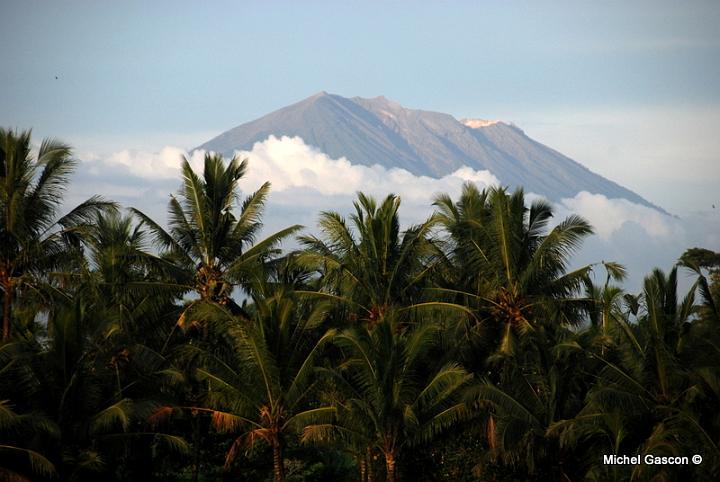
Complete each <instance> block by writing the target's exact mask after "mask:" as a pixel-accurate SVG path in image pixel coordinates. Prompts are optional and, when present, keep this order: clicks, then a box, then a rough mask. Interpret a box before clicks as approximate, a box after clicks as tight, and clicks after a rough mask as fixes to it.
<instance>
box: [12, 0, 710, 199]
mask: <svg viewBox="0 0 720 482" xmlns="http://www.w3.org/2000/svg"><path fill="white" fill-rule="evenodd" d="M717 25H720V2H715V1H708V2H702V1H688V2H663V1H652V2H646V1H638V2H583V1H573V2H561V1H552V2H539V1H533V2H529V1H528V2H513V1H510V2H489V1H488V2H469V1H468V2H461V1H458V2H427V4H422V2H321V1H309V2H219V1H216V2H179V1H172V2H167V1H152V2H148V1H142V2H132V1H127V2H114V1H113V2H110V1H105V2H103V1H66V2H50V1H46V2H38V1H14V0H2V1H1V2H0V42H2V45H3V46H5V48H3V49H0V65H2V66H3V67H2V68H0V125H4V126H13V127H15V126H17V127H20V128H27V127H32V128H33V129H34V132H35V134H36V136H38V137H39V136H46V135H53V136H57V137H60V138H62V139H64V140H66V141H68V142H70V143H72V144H73V145H74V146H75V147H76V149H77V152H78V153H79V155H81V157H82V155H91V154H90V153H92V155H104V154H109V153H111V152H115V151H118V150H123V149H151V150H153V149H154V150H157V149H160V148H162V147H163V146H165V145H174V146H181V147H185V148H189V147H193V146H194V145H197V144H199V143H200V142H203V141H205V140H207V139H208V138H210V137H211V136H213V135H215V134H217V133H220V132H222V131H224V130H226V129H228V128H230V127H233V126H235V125H238V124H241V123H243V122H245V121H248V120H252V119H254V118H256V117H258V116H260V115H263V114H265V113H267V112H270V111H272V110H274V109H276V108H279V107H282V106H285V105H287V104H290V103H292V102H296V101H298V100H300V99H302V98H305V97H307V96H309V95H311V94H313V93H315V92H317V91H320V90H326V91H329V92H333V93H337V94H340V95H345V96H354V95H360V96H366V97H372V96H376V95H381V94H383V95H385V96H387V97H389V98H391V99H394V100H396V101H398V102H400V103H401V104H403V105H405V106H408V107H416V108H423V109H428V110H437V111H442V112H447V113H451V114H453V115H455V116H456V117H465V116H472V117H484V118H499V119H503V120H507V121H512V122H515V123H516V124H518V125H519V126H521V127H522V128H524V129H525V130H526V132H527V133H528V134H529V135H531V136H532V137H535V138H537V139H538V140H540V141H542V142H545V143H546V144H548V145H550V146H551V147H554V148H556V149H558V150H559V151H561V152H563V153H565V154H567V155H570V156H571V157H573V158H575V159H576V160H578V161H579V162H582V163H583V164H585V165H587V166H588V167H590V168H591V169H593V170H595V171H597V172H599V173H601V174H603V175H606V176H608V177H610V178H612V179H614V180H616V181H619V182H621V183H623V184H625V185H627V186H628V187H630V188H632V189H634V190H636V191H638V192H639V193H640V194H642V195H644V196H645V197H647V198H649V199H650V200H651V201H653V202H656V203H658V204H660V205H662V206H663V207H666V208H667V209H669V210H671V211H673V212H680V213H684V212H690V211H694V210H698V209H705V208H707V207H708V206H709V205H710V203H711V202H715V201H716V200H715V199H714V197H715V191H716V185H717V183H718V182H720V167H718V166H719V165H720V160H719V159H718V157H719V154H720V144H719V141H718V140H717V138H718V136H717V134H716V133H717V132H718V130H719V129H720V108H719V106H720V35H719V34H718V28H717ZM55 76H57V77H58V79H55ZM717 201H720V199H717ZM715 203H716V204H720V203H718V202H715Z"/></svg>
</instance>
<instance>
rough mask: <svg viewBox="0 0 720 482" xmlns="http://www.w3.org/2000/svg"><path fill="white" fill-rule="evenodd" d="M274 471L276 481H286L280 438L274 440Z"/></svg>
mask: <svg viewBox="0 0 720 482" xmlns="http://www.w3.org/2000/svg"><path fill="white" fill-rule="evenodd" d="M273 472H274V473H275V482H285V467H283V454H282V444H281V442H280V440H275V441H274V442H273Z"/></svg>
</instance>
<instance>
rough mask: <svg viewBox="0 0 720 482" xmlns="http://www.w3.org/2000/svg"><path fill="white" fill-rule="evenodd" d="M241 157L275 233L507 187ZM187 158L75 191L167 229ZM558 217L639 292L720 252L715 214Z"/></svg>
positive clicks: (583, 198) (168, 150)
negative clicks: (698, 252)
mask: <svg viewBox="0 0 720 482" xmlns="http://www.w3.org/2000/svg"><path fill="white" fill-rule="evenodd" d="M203 154H204V153H202V152H198V151H196V152H193V153H192V154H191V155H190V157H189V159H190V163H191V165H192V166H193V168H195V169H198V168H199V167H200V166H201V165H202V157H203ZM236 154H237V155H238V156H239V157H241V158H247V159H248V161H249V170H248V173H247V175H246V176H245V177H244V178H243V179H242V180H241V182H240V187H241V189H242V190H243V192H245V193H249V192H252V191H254V190H255V189H257V188H258V187H259V186H260V185H261V184H262V183H263V182H265V181H270V182H271V183H272V193H271V195H270V198H269V202H268V205H267V211H266V216H265V224H266V227H267V229H268V230H269V231H273V230H277V229H280V228H282V227H285V226H287V225H289V224H295V223H300V224H303V225H305V226H306V227H307V228H308V229H309V230H310V231H314V230H315V226H316V222H317V216H318V213H319V212H320V211H323V210H336V211H339V212H341V213H343V214H347V213H349V212H350V211H351V209H352V201H353V200H354V199H355V193H356V192H357V191H363V192H365V193H368V194H372V195H374V196H376V197H381V196H383V197H384V196H385V195H387V194H389V193H395V194H398V195H400V196H401V198H402V201H403V204H402V207H401V216H402V221H403V223H404V224H406V225H407V224H412V223H417V222H420V221H422V220H423V219H425V218H426V217H427V216H428V215H429V214H430V213H431V209H432V206H431V204H432V200H433V198H434V197H435V195H437V194H439V193H447V194H449V195H450V196H451V197H453V198H454V199H457V197H458V195H459V194H460V190H461V187H462V184H463V182H473V183H476V184H477V185H478V186H479V187H481V188H483V187H488V186H491V185H498V184H501V181H502V180H499V179H498V178H497V177H495V176H494V175H493V174H492V173H491V172H489V171H476V170H474V169H471V168H469V167H464V168H462V169H458V170H457V171H455V172H453V173H452V174H449V175H447V176H444V177H442V178H439V179H436V178H431V177H427V176H416V175H413V174H412V173H410V172H408V171H406V170H404V169H396V168H393V169H388V168H385V167H383V166H380V165H374V166H364V165H358V164H352V163H351V162H349V161H348V160H347V159H344V158H341V159H331V158H329V157H328V156H327V155H325V154H324V153H322V152H321V151H319V150H317V149H316V148H314V147H312V146H308V145H306V144H305V143H304V142H303V140H302V139H300V138H297V137H294V138H289V137H282V138H276V137H274V136H271V137H269V138H268V139H267V140H266V141H264V142H259V143H256V144H255V145H254V146H253V149H252V150H251V151H243V152H238V153H236ZM183 155H185V156H188V154H187V153H186V152H185V151H184V150H182V149H179V148H176V147H165V148H163V149H162V150H160V151H159V152H154V153H150V152H145V151H121V152H117V153H114V154H112V155H111V156H109V157H107V158H105V159H96V160H94V161H88V162H87V163H86V166H87V168H86V169H84V170H83V175H82V176H81V177H80V178H79V179H78V180H77V181H76V183H78V182H79V184H80V186H74V189H73V191H74V192H76V193H79V192H82V193H83V194H85V191H88V192H89V191H90V190H92V189H97V188H99V187H100V186H105V187H107V190H106V191H105V192H103V193H102V194H104V195H106V196H107V197H109V198H114V199H118V200H119V201H121V202H123V204H127V205H133V206H135V207H138V208H140V209H142V210H144V211H146V212H148V214H151V215H154V216H156V217H157V218H158V220H159V221H161V222H164V221H165V216H164V215H163V213H164V211H165V203H166V202H167V196H168V195H169V194H170V193H171V192H174V190H175V189H176V188H177V186H179V184H180V176H179V167H180V163H181V156H183ZM78 188H80V189H79V190H78ZM163 192H164V193H165V195H164V196H163V195H162V194H163ZM528 197H530V198H534V197H538V196H537V195H535V194H530V195H529V196H528ZM163 198H164V199H163ZM555 209H556V220H557V221H558V222H559V221H560V220H562V219H563V218H564V217H565V216H567V215H568V214H571V213H576V214H579V215H581V216H583V217H585V218H586V219H587V220H588V221H589V222H590V223H591V224H592V225H593V226H594V228H595V231H596V233H597V234H596V236H593V237H592V238H591V239H589V240H588V242H587V243H586V244H585V246H584V248H583V250H582V251H581V252H580V253H579V254H578V256H577V259H576V262H575V263H574V264H584V263H589V262H597V261H601V260H614V261H618V262H621V263H624V264H626V265H627V267H628V268H629V270H630V273H631V279H630V280H628V283H627V287H628V288H629V289H632V290H636V289H638V288H639V286H640V281H641V279H642V276H644V275H645V274H647V273H648V272H649V271H650V270H651V269H652V268H654V267H655V266H660V267H662V268H665V269H667V268H669V267H670V266H671V265H672V264H673V263H674V262H675V261H676V260H677V258H678V257H679V256H680V254H682V252H683V251H684V250H685V249H686V248H688V247H692V246H704V247H707V248H709V249H714V250H718V251H720V228H719V224H720V215H718V213H715V212H709V213H708V212H706V213H704V214H703V213H697V214H695V215H693V216H691V217H686V218H683V219H679V218H674V217H671V216H668V215H665V214H662V213H660V212H659V211H656V210H654V209H651V208H648V207H646V206H642V205H639V204H635V203H632V202H630V201H627V200H625V199H608V198H607V197H605V196H603V195H601V194H591V193H588V192H580V193H578V194H577V195H576V196H575V197H573V198H566V199H563V200H562V201H561V202H560V203H556V205H555Z"/></svg>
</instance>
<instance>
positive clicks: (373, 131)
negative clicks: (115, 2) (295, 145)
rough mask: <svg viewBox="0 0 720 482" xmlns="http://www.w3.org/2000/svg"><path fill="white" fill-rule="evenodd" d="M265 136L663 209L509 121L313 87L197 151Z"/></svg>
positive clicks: (365, 160) (434, 173) (225, 149)
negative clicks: (463, 115)
mask: <svg viewBox="0 0 720 482" xmlns="http://www.w3.org/2000/svg"><path fill="white" fill-rule="evenodd" d="M468 123H469V124H470V125H468ZM270 135H275V136H276V137H281V136H289V137H294V136H298V137H301V138H302V139H303V141H304V142H305V143H306V144H308V145H312V146H314V147H316V148H318V149H319V150H320V151H322V152H324V153H325V154H327V155H328V156H329V157H331V158H333V159H338V158H340V157H345V158H346V159H348V160H349V161H350V162H353V163H356V164H363V165H372V164H380V165H382V166H384V167H386V168H393V167H396V168H402V169H406V170H408V171H410V172H411V173H413V174H415V175H426V176H431V177H442V176H444V175H447V174H450V173H452V172H454V171H456V170H457V169H459V168H461V167H463V166H469V167H471V168H473V169H476V170H489V171H490V172H491V173H492V174H493V175H495V176H496V177H497V178H498V179H499V180H500V182H501V183H502V184H503V185H506V186H508V187H510V188H517V187H520V186H522V187H523V188H524V189H525V190H526V191H528V192H534V193H536V194H540V195H543V196H545V197H547V198H548V199H550V200H553V201H559V200H560V199H562V198H567V197H574V196H575V195H576V194H577V193H578V192H581V191H588V192H590V193H593V194H603V195H605V196H606V197H608V198H623V199H627V200H629V201H631V202H634V203H638V204H642V205H645V206H648V207H651V208H653V209H657V210H659V211H661V212H663V213H666V212H665V211H664V210H663V209H662V208H660V207H658V206H656V205H654V204H652V203H651V202H649V201H647V200H646V199H644V198H642V197H641V196H640V195H638V194H636V193H634V192H633V191H631V190H630V189H627V188H625V187H623V186H621V185H619V184H617V183H615V182H613V181H611V180H609V179H606V178H604V177H602V176H601V175H599V174H596V173H594V172H592V171H591V170H589V169H588V168H587V167H585V166H583V165H582V164H580V163H578V162H576V161H574V160H573V159H570V158H569V157H567V156H565V155H563V154H561V153H560V152H558V151H556V150H554V149H552V148H550V147H548V146H545V145H544V144H541V143H540V142H538V141H535V140H534V139H532V138H530V137H529V136H527V135H526V134H525V132H524V131H523V130H522V129H520V128H519V127H517V126H515V125H514V124H508V123H506V122H503V121H485V120H482V119H462V120H458V119H456V118H455V117H453V116H452V115H450V114H445V113H442V112H433V111H426V110H421V109H408V108H405V107H403V106H402V105H401V104H399V103H397V102H395V101H393V100H390V99H388V98H386V97H384V96H378V97H373V98H363V97H351V98H346V97H342V96H339V95H335V94H329V93H327V92H325V91H322V92H318V93H317V94H314V95H312V96H310V97H308V98H306V99H304V100H301V101H299V102H296V103H294V104H291V105H288V106H286V107H283V108H281V109H278V110H276V111H273V112H270V113H269V114H266V115H264V116H262V117H260V118H258V119H256V120H254V121H250V122H246V123H244V124H241V125H239V126H237V127H234V128H232V129H230V130H228V131H226V132H223V133H222V134H220V135H218V136H216V137H214V138H213V139H210V140H209V141H207V142H205V143H204V144H202V145H200V146H198V147H197V149H204V150H210V151H215V152H220V153H222V154H224V155H228V156H229V155H232V154H233V153H234V151H236V150H246V151H247V150H251V149H252V147H253V145H254V144H255V143H256V142H261V141H264V140H266V139H267V138H268V137H269V136H270Z"/></svg>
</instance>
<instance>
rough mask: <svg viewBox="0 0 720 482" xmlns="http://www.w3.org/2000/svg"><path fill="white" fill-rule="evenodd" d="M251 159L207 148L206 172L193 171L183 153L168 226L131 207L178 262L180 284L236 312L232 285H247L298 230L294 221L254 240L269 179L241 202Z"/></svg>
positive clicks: (176, 274)
mask: <svg viewBox="0 0 720 482" xmlns="http://www.w3.org/2000/svg"><path fill="white" fill-rule="evenodd" d="M246 170H247V160H244V161H240V159H238V158H237V157H233V158H232V159H231V160H230V162H228V163H226V162H225V160H224V159H223V157H222V156H220V155H217V154H212V153H208V154H206V155H205V158H204V168H203V175H202V177H200V176H199V175H198V174H196V173H195V171H193V169H192V167H191V166H190V162H189V161H188V160H187V159H186V158H183V162H182V176H183V184H182V187H181V189H180V193H179V199H178V198H177V197H175V196H171V199H170V203H169V205H168V212H169V216H170V219H169V228H170V230H169V232H168V231H166V230H165V229H163V228H162V227H161V226H160V225H159V224H157V223H156V222H155V221H153V220H152V219H151V218H149V217H148V216H146V215H145V214H143V213H142V212H141V211H138V210H137V209H133V212H134V213H135V214H136V215H137V216H138V217H139V218H140V219H141V220H142V221H143V222H144V223H145V225H146V226H147V227H148V228H149V229H150V230H151V231H152V233H153V234H154V236H155V242H156V243H157V245H158V246H159V247H160V248H161V249H162V250H163V251H162V255H163V257H164V258H165V259H166V260H167V261H169V262H170V263H171V264H172V265H174V267H175V270H174V272H173V276H174V278H175V283H176V284H177V286H178V287H180V288H183V289H185V290H191V291H194V292H195V294H196V295H197V296H198V297H199V298H200V300H203V301H204V300H207V301H211V302H214V303H219V304H221V305H223V306H228V308H229V309H230V310H231V311H233V312H234V313H237V312H238V310H239V306H238V305H237V304H236V303H235V302H234V301H233V300H232V298H231V296H230V295H231V293H232V290H233V288H234V287H235V286H236V285H238V284H241V285H244V286H246V287H249V286H250V285H251V281H252V279H253V277H254V276H255V274H254V272H253V271H254V270H255V269H257V267H258V266H259V265H260V264H261V263H260V261H261V260H263V259H265V258H267V257H269V256H271V255H272V254H273V253H276V252H277V251H276V250H275V247H276V246H277V244H278V243H280V242H281V241H282V240H283V239H284V238H286V237H287V236H289V235H291V234H293V233H295V232H296V231H298V230H299V229H300V228H301V226H299V225H294V226H291V227H289V228H286V229H283V230H281V231H279V232H277V233H274V234H271V235H270V236H268V237H266V238H265V239H263V240H262V241H259V242H257V243H255V237H256V236H257V235H258V233H259V231H260V229H261V227H262V223H261V217H262V210H263V205H264V203H265V199H266V198H267V195H268V192H269V191H270V183H267V182H266V183H265V184H263V185H262V186H261V187H260V189H259V190H257V191H256V192H254V193H253V194H251V195H250V196H248V197H247V198H246V199H245V200H244V201H243V202H242V205H241V206H240V210H239V212H238V211H237V210H236V207H237V204H238V202H239V193H238V188H237V183H238V181H239V180H240V179H241V178H242V177H243V176H244V175H245V172H246Z"/></svg>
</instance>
